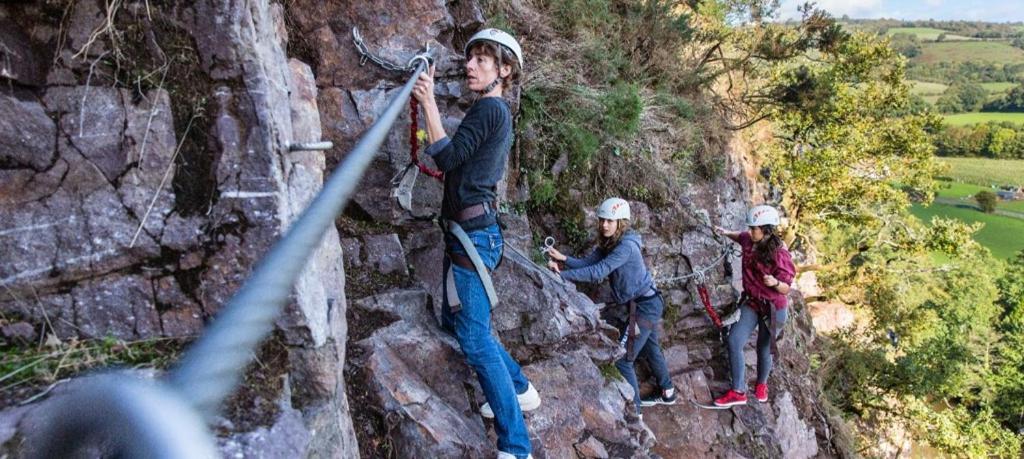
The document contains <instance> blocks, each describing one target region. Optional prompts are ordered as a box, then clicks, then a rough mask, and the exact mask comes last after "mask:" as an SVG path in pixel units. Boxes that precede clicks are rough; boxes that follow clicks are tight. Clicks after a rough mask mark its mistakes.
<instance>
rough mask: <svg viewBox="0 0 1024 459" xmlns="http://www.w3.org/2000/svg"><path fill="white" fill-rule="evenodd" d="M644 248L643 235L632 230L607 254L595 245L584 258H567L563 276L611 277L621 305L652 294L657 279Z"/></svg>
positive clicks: (581, 278) (589, 279)
mask: <svg viewBox="0 0 1024 459" xmlns="http://www.w3.org/2000/svg"><path fill="white" fill-rule="evenodd" d="M641 247H642V242H641V240H640V235H639V234H638V233H637V232H635V231H633V230H629V231H627V232H626V234H624V235H622V240H621V241H619V245H617V246H615V248H614V249H612V250H611V252H608V253H607V254H606V253H605V251H604V250H602V249H601V248H600V247H595V248H594V249H593V250H592V251H591V252H590V253H589V254H588V255H587V256H586V257H584V258H575V257H566V259H565V267H566V268H567V269H565V270H564V271H562V279H565V280H568V281H577V282H590V283H597V282H601V281H602V280H604V278H606V277H608V278H609V284H610V285H611V288H612V295H613V296H614V297H615V302H617V303H620V304H623V303H627V302H629V301H630V300H633V299H636V298H637V297H641V296H646V295H649V294H650V293H651V292H652V290H653V289H654V281H653V280H652V279H651V274H650V273H649V272H648V271H647V266H646V265H644V258H643V255H641V253H640V248H641ZM659 315H660V314H659Z"/></svg>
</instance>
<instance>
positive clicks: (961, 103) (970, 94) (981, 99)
mask: <svg viewBox="0 0 1024 459" xmlns="http://www.w3.org/2000/svg"><path fill="white" fill-rule="evenodd" d="M987 99H988V91H987V90H985V88H983V87H981V85H978V84H974V83H962V84H955V85H953V86H950V87H949V88H947V89H946V91H945V92H944V93H943V94H942V98H940V99H939V101H938V102H936V103H935V107H936V108H938V109H939V111H941V112H944V113H960V112H976V111H978V110H981V107H982V105H984V104H985V100H987Z"/></svg>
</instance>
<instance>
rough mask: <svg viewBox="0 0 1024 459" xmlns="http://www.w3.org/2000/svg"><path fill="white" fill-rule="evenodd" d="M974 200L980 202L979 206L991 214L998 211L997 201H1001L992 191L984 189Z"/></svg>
mask: <svg viewBox="0 0 1024 459" xmlns="http://www.w3.org/2000/svg"><path fill="white" fill-rule="evenodd" d="M974 200H975V201H977V202H978V207H981V211H982V212H985V213H986V214H990V213H992V212H995V211H996V202H998V201H999V197H998V196H996V194H995V193H993V192H991V191H988V190H982V191H979V192H978V193H977V194H975V195H974Z"/></svg>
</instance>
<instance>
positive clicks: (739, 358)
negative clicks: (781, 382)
mask: <svg viewBox="0 0 1024 459" xmlns="http://www.w3.org/2000/svg"><path fill="white" fill-rule="evenodd" d="M772 312H773V313H774V314H775V332H776V333H778V331H779V330H782V325H783V324H785V323H786V316H787V315H788V313H787V309H786V308H783V309H775V306H774V305H773V306H772ZM754 327H758V330H757V382H758V383H759V384H763V383H766V382H768V375H769V374H770V373H771V371H772V349H771V344H772V342H771V338H772V336H771V332H770V331H769V330H768V327H769V325H768V319H767V318H765V319H764V320H760V318H759V317H758V313H757V312H756V311H754V309H753V308H751V307H750V306H747V304H746V303H744V304H743V305H742V306H740V320H739V321H737V322H736V323H734V324H732V328H730V329H729V366H730V367H731V370H732V389H733V390H735V391H736V392H746V391H747V381H746V379H745V378H746V375H745V373H746V370H747V363H746V362H745V359H744V358H743V346H745V345H746V344H747V340H749V339H750V333H751V332H753V331H754Z"/></svg>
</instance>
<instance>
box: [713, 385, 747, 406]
mask: <svg viewBox="0 0 1024 459" xmlns="http://www.w3.org/2000/svg"><path fill="white" fill-rule="evenodd" d="M746 404H747V396H746V394H743V393H742V392H736V391H734V390H732V389H729V392H726V393H725V395H723V396H721V397H718V398H717V399H715V406H721V407H729V406H736V405H746Z"/></svg>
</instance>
